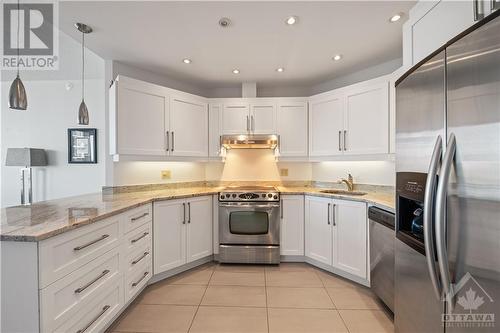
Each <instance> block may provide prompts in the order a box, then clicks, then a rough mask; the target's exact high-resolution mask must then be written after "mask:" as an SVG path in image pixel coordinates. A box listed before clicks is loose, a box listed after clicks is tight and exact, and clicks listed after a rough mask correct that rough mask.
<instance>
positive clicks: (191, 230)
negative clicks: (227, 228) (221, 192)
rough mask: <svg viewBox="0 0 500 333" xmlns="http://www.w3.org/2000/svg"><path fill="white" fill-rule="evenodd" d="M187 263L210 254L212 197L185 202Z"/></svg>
mask: <svg viewBox="0 0 500 333" xmlns="http://www.w3.org/2000/svg"><path fill="white" fill-rule="evenodd" d="M186 203H187V226H188V227H187V262H191V261H195V260H198V259H200V258H204V257H206V256H209V255H211V254H212V246H213V244H212V197H211V196H206V197H197V198H193V199H190V200H188V201H187V202H186Z"/></svg>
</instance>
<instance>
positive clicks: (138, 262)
mask: <svg viewBox="0 0 500 333" xmlns="http://www.w3.org/2000/svg"><path fill="white" fill-rule="evenodd" d="M152 258H153V252H152V250H151V244H144V245H143V246H141V247H139V248H137V249H134V251H131V252H130V253H128V254H127V257H126V259H125V265H124V272H127V274H129V273H132V274H133V272H132V271H133V270H135V269H137V267H142V266H144V263H146V262H147V263H149V264H151V260H152Z"/></svg>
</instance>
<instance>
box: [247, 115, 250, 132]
mask: <svg viewBox="0 0 500 333" xmlns="http://www.w3.org/2000/svg"><path fill="white" fill-rule="evenodd" d="M249 131H250V117H249V116H247V132H249Z"/></svg>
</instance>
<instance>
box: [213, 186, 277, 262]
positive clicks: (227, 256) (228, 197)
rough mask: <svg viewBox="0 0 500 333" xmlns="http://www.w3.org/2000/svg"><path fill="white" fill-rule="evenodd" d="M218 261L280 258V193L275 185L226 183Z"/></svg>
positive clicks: (221, 214)
mask: <svg viewBox="0 0 500 333" xmlns="http://www.w3.org/2000/svg"><path fill="white" fill-rule="evenodd" d="M219 261H220V262H223V263H253V264H277V263H279V261H280V195H279V192H278V191H277V190H276V189H275V188H274V187H267V186H246V187H227V188H226V189H224V191H222V192H220V193H219Z"/></svg>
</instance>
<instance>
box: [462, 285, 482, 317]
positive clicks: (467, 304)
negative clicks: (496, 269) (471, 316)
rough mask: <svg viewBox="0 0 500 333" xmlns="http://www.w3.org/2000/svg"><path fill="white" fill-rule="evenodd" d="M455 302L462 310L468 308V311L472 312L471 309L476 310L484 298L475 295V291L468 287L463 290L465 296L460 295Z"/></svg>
mask: <svg viewBox="0 0 500 333" xmlns="http://www.w3.org/2000/svg"><path fill="white" fill-rule="evenodd" d="M457 303H458V304H460V305H461V306H462V307H463V308H464V310H469V312H470V313H472V310H477V309H478V308H479V307H480V306H481V305H483V303H484V299H483V297H480V296H477V297H476V292H475V291H474V290H472V289H471V288H469V290H467V291H466V292H465V297H464V296H460V297H459V298H458V301H457Z"/></svg>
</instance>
